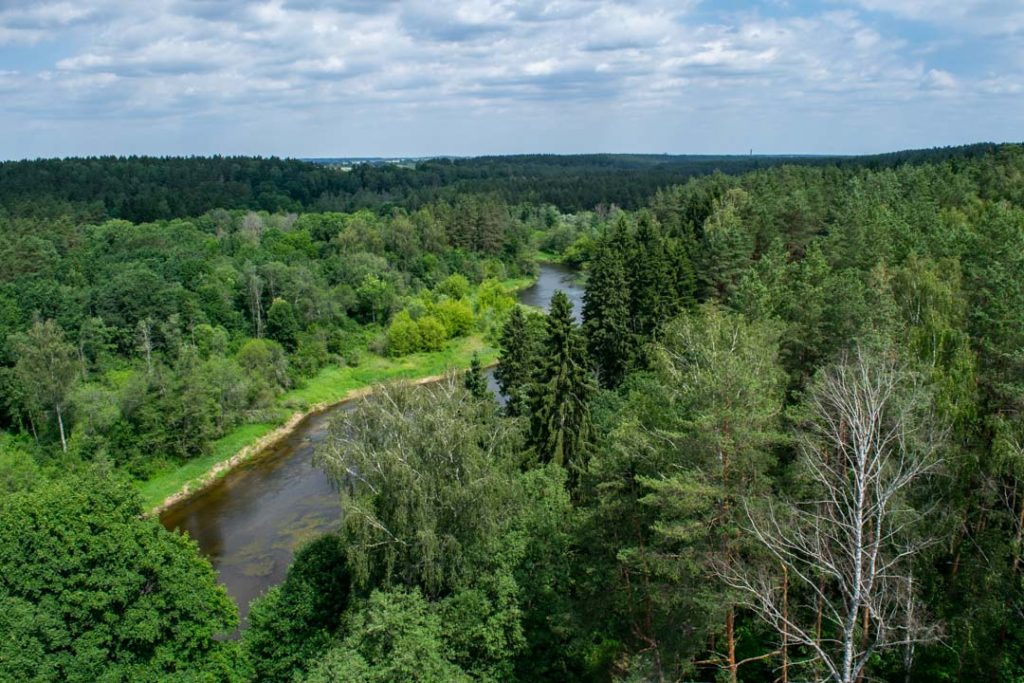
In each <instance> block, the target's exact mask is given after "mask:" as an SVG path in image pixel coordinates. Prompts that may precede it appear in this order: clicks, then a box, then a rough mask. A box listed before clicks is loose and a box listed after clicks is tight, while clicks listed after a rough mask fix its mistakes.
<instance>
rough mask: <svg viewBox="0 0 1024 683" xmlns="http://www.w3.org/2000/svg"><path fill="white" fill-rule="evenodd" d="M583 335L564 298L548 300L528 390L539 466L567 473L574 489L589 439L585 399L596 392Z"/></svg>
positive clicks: (561, 294)
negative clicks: (547, 465) (543, 333)
mask: <svg viewBox="0 0 1024 683" xmlns="http://www.w3.org/2000/svg"><path fill="white" fill-rule="evenodd" d="M589 360H590V359H589V358H587V350H586V346H585V342H584V340H583V335H582V334H581V333H580V329H579V327H578V326H577V325H576V321H575V320H574V319H573V316H572V304H571V303H570V302H569V297H568V296H566V295H565V292H562V291H557V292H555V295H554V296H553V297H552V299H551V310H550V311H549V313H548V318H547V338H546V339H545V341H544V346H543V350H542V354H541V359H540V363H541V365H540V367H539V368H538V371H537V375H536V378H535V381H534V383H533V387H532V390H531V401H530V404H531V405H530V407H531V414H530V440H531V443H532V444H533V446H534V448H536V451H537V455H538V456H539V458H540V460H541V461H542V462H554V463H557V464H559V465H562V466H563V467H565V468H566V469H567V470H568V474H569V483H570V486H574V485H575V482H576V480H577V478H578V476H579V473H580V472H581V471H582V470H583V469H584V466H585V463H584V462H583V458H584V456H585V450H586V445H587V442H588V441H589V439H590V432H591V422H590V399H591V396H592V395H593V394H594V391H595V386H594V382H593V379H592V377H591V372H590V367H589V364H590V363H589Z"/></svg>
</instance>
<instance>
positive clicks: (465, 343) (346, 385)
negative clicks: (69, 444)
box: [280, 335, 498, 410]
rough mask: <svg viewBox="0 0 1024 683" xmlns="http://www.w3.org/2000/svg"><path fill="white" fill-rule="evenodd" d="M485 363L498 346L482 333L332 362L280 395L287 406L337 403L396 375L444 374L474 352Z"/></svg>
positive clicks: (460, 365)
mask: <svg viewBox="0 0 1024 683" xmlns="http://www.w3.org/2000/svg"><path fill="white" fill-rule="evenodd" d="M474 351H476V352H478V353H479V354H480V360H482V361H483V362H484V363H485V364H486V363H490V362H492V361H494V360H496V359H497V357H498V352H497V350H495V349H493V348H491V347H489V346H488V345H487V344H486V343H485V342H484V341H483V339H481V338H480V337H479V336H476V335H474V336H471V337H464V338H461V339H453V340H452V341H450V342H448V344H447V345H446V346H445V348H444V349H442V350H441V351H435V352H431V353H413V354H409V355H408V356H401V357H399V358H385V357H382V356H377V355H372V354H366V355H365V356H364V357H363V360H362V362H360V363H359V365H358V366H356V367H337V366H329V367H326V368H324V369H323V370H321V371H320V372H319V373H317V375H316V376H315V377H313V378H311V379H309V380H307V381H306V383H305V384H304V385H303V386H302V387H300V388H298V389H292V390H291V391H289V392H288V393H286V394H284V395H283V396H281V399H280V400H281V403H282V405H284V406H287V407H292V408H296V409H299V410H302V409H305V408H307V407H309V406H311V405H315V404H317V403H335V402H337V401H340V400H341V399H342V398H344V397H345V395H346V394H348V393H349V392H350V391H354V390H356V389H362V388H364V387H368V386H373V385H374V384H379V383H381V382H386V381H390V380H396V379H417V378H420V377H430V376H433V375H441V374H444V373H445V372H447V371H448V370H451V369H455V368H467V367H469V363H470V360H472V358H473V352H474Z"/></svg>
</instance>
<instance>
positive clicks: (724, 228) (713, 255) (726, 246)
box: [700, 188, 754, 302]
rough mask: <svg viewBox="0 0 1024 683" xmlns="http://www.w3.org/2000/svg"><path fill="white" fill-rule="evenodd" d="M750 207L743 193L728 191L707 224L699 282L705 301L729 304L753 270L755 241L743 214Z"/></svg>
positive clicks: (705, 223) (748, 196) (718, 202)
mask: <svg viewBox="0 0 1024 683" xmlns="http://www.w3.org/2000/svg"><path fill="white" fill-rule="evenodd" d="M749 204H750V195H748V194H747V193H746V192H745V191H744V190H741V189H738V188H736V189H732V190H729V191H728V192H726V193H725V196H724V197H723V198H722V199H721V200H720V201H716V202H715V210H714V211H713V212H712V214H711V215H710V216H708V219H707V220H706V221H705V222H704V240H703V244H702V245H701V246H702V251H703V253H702V256H703V259H702V264H701V266H702V267H701V273H700V280H701V285H702V288H703V294H704V298H706V299H710V298H714V299H717V300H719V301H723V302H729V301H730V300H731V299H732V297H733V295H734V294H735V293H736V288H737V286H738V285H739V282H740V278H741V277H742V276H743V274H744V272H745V271H746V270H747V268H749V267H750V264H751V258H750V257H751V254H752V253H753V251H754V239H753V237H752V236H751V234H750V231H749V230H748V229H747V227H746V226H745V225H744V224H743V218H742V215H741V214H742V212H743V211H744V210H745V209H746V207H747V206H748V205H749Z"/></svg>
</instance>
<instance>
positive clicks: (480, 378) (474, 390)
mask: <svg viewBox="0 0 1024 683" xmlns="http://www.w3.org/2000/svg"><path fill="white" fill-rule="evenodd" d="M462 381H463V385H464V386H465V387H466V390H467V391H469V393H471V394H473V396H475V397H476V398H484V397H485V396H487V378H486V377H484V369H483V365H482V364H481V363H480V354H478V353H477V352H476V351H474V352H473V360H471V361H470V363H469V369H468V370H466V375H465V377H464V378H463V380H462Z"/></svg>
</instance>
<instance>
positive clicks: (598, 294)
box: [583, 242, 634, 389]
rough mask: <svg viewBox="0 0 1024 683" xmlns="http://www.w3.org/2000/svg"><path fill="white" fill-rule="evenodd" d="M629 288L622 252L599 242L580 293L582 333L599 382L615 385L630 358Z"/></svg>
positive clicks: (612, 386)
mask: <svg viewBox="0 0 1024 683" xmlns="http://www.w3.org/2000/svg"><path fill="white" fill-rule="evenodd" d="M629 293H630V288H629V281H628V280H627V278H626V268H625V261H624V259H623V256H622V254H621V253H620V252H619V251H618V250H617V249H615V248H614V247H613V246H612V245H611V244H607V243H604V242H602V243H601V245H600V246H599V247H598V250H597V255H596V257H595V258H594V260H593V261H592V262H591V264H590V270H589V272H588V275H587V289H586V292H585V294H584V297H583V320H584V322H583V333H584V335H585V336H586V341H587V351H588V353H589V354H590V358H591V360H592V361H593V362H594V365H595V366H596V367H597V376H598V378H599V379H600V380H601V385H602V386H603V387H605V388H608V389H613V388H615V387H617V386H618V385H619V384H620V383H621V382H622V380H623V378H624V377H625V375H626V371H627V369H628V368H629V367H630V365H631V364H632V362H633V354H634V352H633V346H634V343H633V338H632V331H631V327H630V309H629V299H630V294H629Z"/></svg>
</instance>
